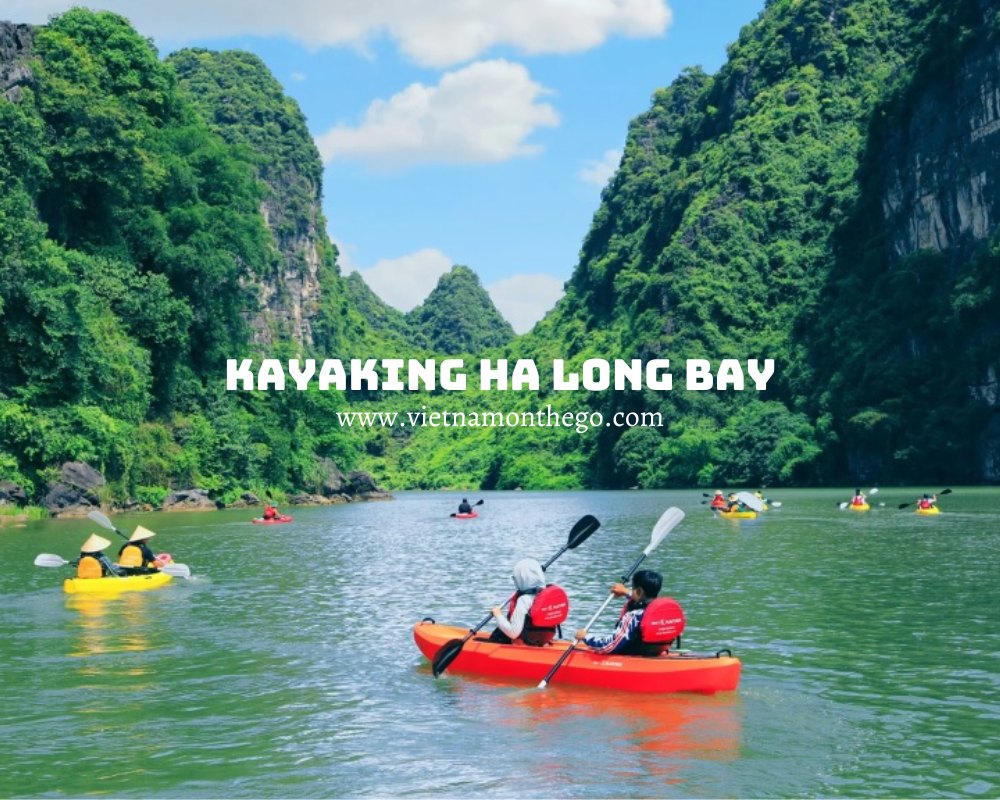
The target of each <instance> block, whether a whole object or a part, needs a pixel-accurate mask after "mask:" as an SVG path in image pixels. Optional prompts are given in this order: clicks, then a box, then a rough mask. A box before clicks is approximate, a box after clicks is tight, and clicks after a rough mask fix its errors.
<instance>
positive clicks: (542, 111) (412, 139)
mask: <svg viewBox="0 0 1000 800" xmlns="http://www.w3.org/2000/svg"><path fill="white" fill-rule="evenodd" d="M548 93H549V92H548V90H547V89H545V87H543V86H542V85H541V84H538V83H535V82H534V81H533V80H532V79H531V76H530V75H529V74H528V70H527V69H525V68H524V66H522V65H521V64H513V63H511V62H509V61H505V60H503V59H497V60H494V61H480V62H477V63H475V64H471V65H469V66H468V67H465V68H464V69H460V70H457V71H456V72H448V73H445V74H444V75H443V76H442V77H441V81H440V82H439V83H438V85H437V86H425V85H424V84H422V83H413V84H411V85H410V86H408V87H406V88H405V89H404V90H403V91H401V92H399V93H398V94H395V95H393V96H392V97H390V98H389V99H388V100H375V101H374V102H373V103H372V104H371V105H370V106H368V110H367V111H366V112H365V116H364V120H363V121H362V122H361V124H360V125H359V126H358V127H356V128H352V127H349V126H347V125H337V126H335V127H333V128H331V129H330V130H329V131H327V132H326V133H324V134H321V135H320V136H317V137H316V145H317V147H318V148H319V151H320V154H321V155H322V156H323V161H324V162H329V161H331V160H333V159H335V158H357V159H370V160H372V161H374V162H375V163H377V164H378V165H379V166H380V167H402V166H408V165H412V164H418V163H428V162H434V163H452V164H456V163H457V164H469V163H492V162H498V161H505V160H507V159H509V158H514V157H516V156H526V155H531V154H533V153H535V152H537V151H538V147H537V146H536V145H532V144H529V143H527V142H526V141H525V140H526V139H527V138H528V137H529V136H530V135H531V134H532V133H533V132H534V131H535V129H536V128H538V127H540V126H547V127H553V126H555V125H558V124H559V115H558V114H556V112H555V109H553V108H552V106H550V105H548V104H547V103H541V102H539V98H540V97H541V96H542V95H545V94H548Z"/></svg>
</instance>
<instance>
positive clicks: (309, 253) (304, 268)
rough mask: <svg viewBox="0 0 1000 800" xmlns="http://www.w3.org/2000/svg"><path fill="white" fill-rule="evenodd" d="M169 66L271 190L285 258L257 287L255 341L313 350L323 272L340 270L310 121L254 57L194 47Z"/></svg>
mask: <svg viewBox="0 0 1000 800" xmlns="http://www.w3.org/2000/svg"><path fill="white" fill-rule="evenodd" d="M167 61H168V63H170V64H172V65H173V67H174V69H176V70H177V74H178V76H179V79H180V85H181V87H182V88H183V89H184V90H185V92H186V93H187V95H188V97H189V98H190V99H191V100H192V101H193V102H194V104H195V105H196V106H197V107H198V109H199V110H200V111H201V113H202V115H203V116H204V117H205V119H206V120H207V121H208V122H209V124H210V125H211V126H212V128H213V129H214V130H215V131H216V132H217V133H218V134H219V135H220V136H222V138H223V139H225V140H226V141H227V142H230V143H232V144H237V145H240V146H243V147H245V148H247V149H248V150H249V151H250V152H251V154H252V157H253V159H254V161H255V164H256V168H257V174H258V176H259V177H260V179H261V180H262V181H263V183H264V184H265V186H266V193H265V196H264V198H263V200H262V202H261V208H260V210H261V215H262V216H263V217H264V221H265V222H266V223H267V226H268V228H269V230H270V231H271V235H272V237H273V240H274V244H275V247H276V249H277V252H278V259H277V264H276V265H274V266H273V267H272V268H270V269H268V270H265V271H264V274H263V275H261V276H260V277H261V278H262V280H261V281H260V282H259V284H257V286H256V288H257V290H258V298H259V302H260V305H259V309H258V311H257V313H256V314H255V315H254V318H253V319H252V320H251V327H252V328H253V336H254V342H255V344H257V345H258V346H260V347H261V348H263V349H265V350H266V349H268V348H269V347H270V346H271V345H273V344H274V343H276V342H279V341H280V342H287V341H289V340H291V341H293V342H294V343H295V344H296V345H298V346H299V347H301V348H303V349H305V350H308V349H310V348H312V347H313V345H314V344H315V343H316V342H315V336H314V330H313V323H314V321H315V319H316V317H317V314H318V312H319V305H320V300H321V289H322V283H323V280H324V276H323V274H322V273H323V270H324V267H328V268H329V270H330V271H333V270H334V268H333V253H332V248H331V246H330V244H329V241H328V239H327V236H326V231H325V222H324V220H323V215H322V211H321V207H320V195H321V192H322V171H323V166H322V163H321V162H320V158H319V153H318V152H317V150H316V145H315V144H314V143H313V140H312V137H311V136H310V135H309V132H308V128H307V126H306V122H305V117H304V116H303V114H302V112H301V110H300V109H299V107H298V104H296V103H295V101H294V100H292V99H291V98H289V97H287V96H286V95H285V93H284V91H283V89H282V87H281V85H280V84H279V83H278V81H277V80H275V78H274V76H273V75H272V74H271V72H270V70H268V68H267V66H266V65H265V64H264V62H263V61H261V60H260V59H259V58H258V57H257V56H255V55H253V54H252V53H247V52H243V51H237V50H227V51H224V52H210V51H208V50H202V49H189V50H181V51H179V52H177V53H174V54H172V55H171V56H170V57H169V58H168V59H167Z"/></svg>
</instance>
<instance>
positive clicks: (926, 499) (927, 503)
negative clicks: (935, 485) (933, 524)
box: [917, 494, 937, 510]
mask: <svg viewBox="0 0 1000 800" xmlns="http://www.w3.org/2000/svg"><path fill="white" fill-rule="evenodd" d="M935 503H937V495H936V494H935V495H929V494H925V495H924V496H923V497H921V498H920V499H919V500H917V508H922V509H924V510H926V509H928V508H934V504H935Z"/></svg>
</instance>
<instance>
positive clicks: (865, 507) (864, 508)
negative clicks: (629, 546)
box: [848, 503, 871, 511]
mask: <svg viewBox="0 0 1000 800" xmlns="http://www.w3.org/2000/svg"><path fill="white" fill-rule="evenodd" d="M848 508H849V509H851V511H867V510H868V509H869V508H871V506H870V505H868V503H862V504H861V505H860V506H848Z"/></svg>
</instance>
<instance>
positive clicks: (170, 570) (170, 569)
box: [35, 553, 191, 578]
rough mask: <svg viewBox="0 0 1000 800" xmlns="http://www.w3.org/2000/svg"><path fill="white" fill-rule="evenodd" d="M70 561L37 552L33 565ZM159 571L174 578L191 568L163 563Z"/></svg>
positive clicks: (58, 564)
mask: <svg viewBox="0 0 1000 800" xmlns="http://www.w3.org/2000/svg"><path fill="white" fill-rule="evenodd" d="M70 563H71V562H69V561H67V560H66V559H65V558H63V557H62V556H57V555H55V554H53V553H39V554H38V555H37V556H35V566H36V567H65V566H67V565H69V564H70ZM160 572H165V573H166V574H167V575H173V576H174V577H175V578H190V577H191V568H190V567H188V565H187V564H164V565H163V566H162V567H160ZM118 577H126V576H124V575H119V576H118Z"/></svg>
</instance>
